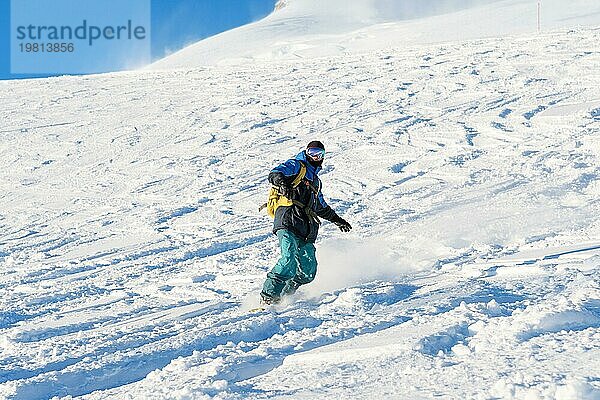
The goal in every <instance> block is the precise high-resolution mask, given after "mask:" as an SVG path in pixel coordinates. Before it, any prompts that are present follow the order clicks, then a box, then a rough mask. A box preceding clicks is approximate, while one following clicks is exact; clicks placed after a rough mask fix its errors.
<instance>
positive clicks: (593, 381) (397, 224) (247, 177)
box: [0, 29, 600, 400]
mask: <svg viewBox="0 0 600 400" xmlns="http://www.w3.org/2000/svg"><path fill="white" fill-rule="evenodd" d="M599 41H600V31H599V30H598V29H579V30H570V31H560V32H554V33H547V34H543V35H539V36H535V37H531V36H526V37H512V38H504V39H485V40H473V41H470V42H463V43H455V44H440V45H427V46H415V47H414V48H405V49H396V50H386V51H383V50H382V51H377V52H371V53H368V54H362V55H347V56H339V57H333V58H328V59H325V58H324V59H319V60H313V61H310V62H305V61H300V62H296V63H288V62H278V63H271V64H265V65H253V66H251V67H244V66H238V67H234V66H231V67H220V68H199V69H193V70H182V71H172V72H151V71H141V72H131V73H118V74H106V75H97V76H85V77H59V78H49V79H37V80H28V81H11V82H4V81H3V82H0V93H2V96H1V97H0V102H1V104H2V107H1V108H0V113H1V114H2V121H4V126H3V127H2V129H0V160H1V161H0V162H1V163H2V168H0V177H1V179H0V185H1V189H2V190H0V228H1V229H0V265H1V267H0V290H1V293H2V296H1V297H0V299H1V300H0V305H1V307H2V313H1V314H0V315H1V316H0V394H1V395H2V396H3V397H4V398H7V399H30V400H33V399H46V398H51V397H53V396H58V397H62V396H73V397H78V396H83V397H84V398H86V399H101V398H102V399H103V398H118V399H125V398H146V399H151V398H157V399H158V398H210V397H215V396H218V397H219V398H228V399H240V398H267V397H269V398H271V397H281V398H284V397H288V398H291V397H294V398H315V397H317V398H333V397H340V396H341V397H347V396H348V395H349V394H352V395H353V396H354V397H355V398H372V397H373V396H374V397H380V398H383V397H388V396H399V397H402V398H432V397H436V396H438V397H442V398H525V397H526V396H530V398H555V397H556V398H561V396H562V398H569V397H568V396H572V398H598V396H600V394H599V393H600V363H598V361H597V360H599V359H600V341H599V340H600V288H599V282H598V276H599V275H598V272H599V268H600V219H599V218H598V215H600V202H599V201H598V199H599V198H600V196H599V195H600V182H599V176H600V175H599V174H600V167H599V165H600V162H599V160H600V139H599V138H600V126H599V124H598V114H599V113H598V110H599V109H600V89H599V88H600V75H598V72H597V66H598V65H600V52H599V51H598V45H597V43H598V42H599ZM314 138H322V139H323V141H324V142H325V145H326V147H327V150H328V157H327V162H326V166H325V168H324V171H323V173H322V178H323V181H324V193H325V196H326V198H327V199H328V201H329V203H330V204H331V205H332V206H333V207H334V208H336V209H337V210H338V211H339V212H340V213H341V214H342V215H344V216H345V217H347V219H348V220H349V221H351V223H352V224H353V226H354V227H355V230H354V231H353V233H352V234H350V235H348V236H343V238H342V239H343V240H342V239H340V234H339V233H338V232H337V230H336V229H334V227H332V226H331V225H325V226H324V227H323V230H322V236H321V239H320V242H319V243H320V244H319V245H318V246H317V247H318V251H319V254H321V256H320V266H319V268H320V271H319V277H318V279H317V281H316V282H315V283H313V285H311V287H307V288H303V289H301V290H300V292H299V294H298V295H297V298H296V299H295V301H294V302H292V303H290V304H286V305H282V306H280V307H278V308H277V309H276V310H274V311H265V312H258V313H249V312H248V311H247V309H248V308H249V307H248V305H247V304H248V298H250V297H252V296H256V294H257V292H258V290H259V288H260V286H261V284H262V281H263V279H264V276H265V273H266V272H267V270H268V269H269V268H270V267H271V266H272V264H274V262H275V261H276V257H277V251H276V243H275V240H274V238H273V237H272V236H271V234H270V221H269V220H268V218H266V217H265V216H263V215H260V214H258V213H257V211H256V210H257V207H258V205H259V204H260V203H262V201H264V197H265V195H266V192H267V189H268V184H267V182H266V176H267V172H268V171H269V170H270V169H271V168H272V167H273V166H274V165H275V164H276V163H278V162H280V161H282V160H284V159H285V158H287V157H289V156H292V155H294V154H295V152H296V150H297V149H300V148H301V147H302V146H303V145H304V144H305V143H306V142H307V141H308V140H311V139H314ZM536 396H537V397H536ZM573 396H574V397H573ZM594 396H595V397H594Z"/></svg>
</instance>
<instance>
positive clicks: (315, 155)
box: [306, 147, 325, 161]
mask: <svg viewBox="0 0 600 400" xmlns="http://www.w3.org/2000/svg"><path fill="white" fill-rule="evenodd" d="M306 156H307V157H308V158H310V159H311V160H313V161H322V160H323V158H325V150H323V149H320V148H318V147H309V148H308V149H306Z"/></svg>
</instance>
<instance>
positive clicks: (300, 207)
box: [260, 140, 352, 304]
mask: <svg viewBox="0 0 600 400" xmlns="http://www.w3.org/2000/svg"><path fill="white" fill-rule="evenodd" d="M324 157H325V146H323V143H321V142H319V141H316V140H315V141H312V142H310V143H309V144H308V146H307V147H306V150H304V151H302V152H300V153H299V154H298V155H297V156H296V157H295V158H293V159H290V160H287V161H286V162H284V163H283V164H281V165H279V166H277V167H276V168H274V169H273V170H272V171H271V173H270V174H269V182H270V183H271V184H272V185H273V187H274V188H277V191H278V193H279V194H280V195H281V196H284V197H285V198H286V199H287V200H288V202H289V203H290V204H291V205H279V206H278V207H277V208H276V209H275V212H274V216H275V217H274V223H273V233H275V234H276V235H277V237H278V239H279V247H280V248H281V258H280V259H279V261H278V262H277V264H275V267H273V269H272V270H271V271H270V272H269V273H268V274H267V279H266V280H265V283H264V285H263V289H262V292H261V294H260V295H261V299H262V303H264V304H274V303H278V302H279V301H280V300H281V297H282V296H285V295H290V294H293V293H294V292H295V291H296V290H297V289H298V287H300V285H305V284H307V283H310V282H312V281H313V279H315V275H316V273H317V259H316V257H315V246H314V243H315V240H316V239H317V234H318V231H319V225H320V223H321V222H320V220H319V218H323V219H326V220H328V221H330V222H333V223H334V224H336V225H337V226H338V227H339V228H340V230H341V231H342V232H349V231H350V230H351V229H352V226H351V225H350V224H349V223H348V222H346V221H345V220H344V219H343V218H342V217H340V216H339V215H337V214H336V212H335V211H334V210H333V209H332V208H331V207H330V206H328V205H327V203H326V202H325V199H324V198H323V194H322V193H321V180H320V179H319V178H318V177H317V174H318V173H319V172H320V171H321V165H322V164H323V158H324ZM298 178H301V179H300V180H299V179H298Z"/></svg>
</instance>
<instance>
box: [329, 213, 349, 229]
mask: <svg viewBox="0 0 600 400" xmlns="http://www.w3.org/2000/svg"><path fill="white" fill-rule="evenodd" d="M333 223H334V224H335V225H336V226H337V227H338V228H340V231H342V232H350V230H351V229H352V225H350V224H349V223H348V221H346V220H345V219H344V218H342V217H340V216H339V215H338V217H337V218H336V219H335V220H334V221H333Z"/></svg>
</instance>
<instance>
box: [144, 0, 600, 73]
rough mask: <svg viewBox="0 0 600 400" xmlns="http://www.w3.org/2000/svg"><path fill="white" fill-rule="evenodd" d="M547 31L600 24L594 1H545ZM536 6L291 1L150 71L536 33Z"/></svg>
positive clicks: (454, 0)
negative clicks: (261, 17)
mask: <svg viewBox="0 0 600 400" xmlns="http://www.w3.org/2000/svg"><path fill="white" fill-rule="evenodd" d="M541 4H542V7H541V28H542V29H543V30H545V31H548V30H553V29H558V28H565V27H573V26H590V25H591V26H593V25H598V24H600V2H598V1H596V0H570V1H568V2H567V1H563V0H544V1H543V2H542V3H541ZM537 10H538V8H537V1H535V0H501V1H494V0H476V1H470V2H464V1H462V0H460V1H459V0H435V1H428V2H415V1H408V0H406V1H397V0H353V1H351V2H350V1H346V0H328V1H321V0H293V1H290V0H287V1H285V2H278V3H277V6H276V10H275V11H274V12H273V13H272V14H270V15H269V16H267V17H266V18H264V19H263V20H261V21H258V22H254V23H251V24H248V25H245V26H242V27H239V28H237V29H233V30H231V31H228V32H224V33H222V34H219V35H216V36H213V37H210V38H208V39H205V40H202V41H200V42H198V43H195V44H193V45H191V46H189V47H186V48H185V49H182V50H180V51H178V52H176V53H174V54H172V55H170V56H167V57H165V58H164V59H162V60H159V61H157V62H155V63H154V64H152V65H151V66H150V68H151V69H170V68H189V67H197V66H206V65H225V64H246V63H249V62H260V61H268V60H299V59H312V58H314V57H322V56H333V55H339V54H348V53H361V52H365V51H372V50H377V49H385V48H391V47H406V46H413V45H416V44H426V43H439V42H448V41H456V40H470V39H478V38H486V37H500V36H506V35H515V34H523V33H534V32H536V30H537Z"/></svg>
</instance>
